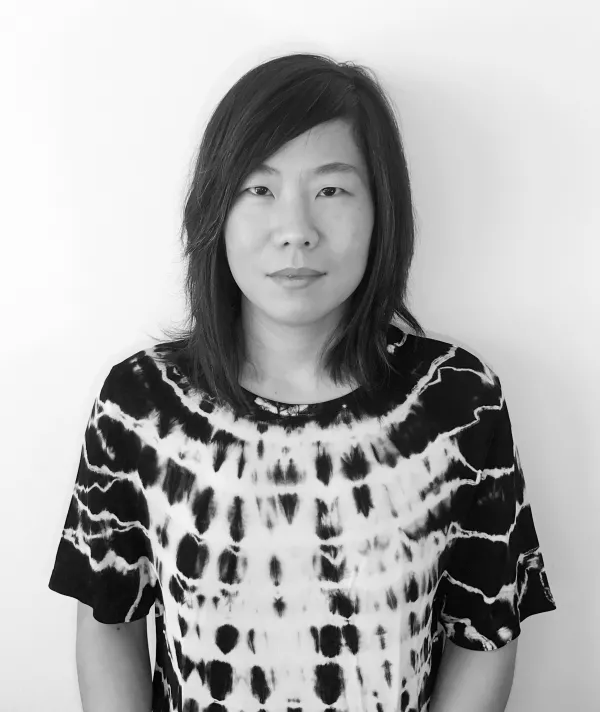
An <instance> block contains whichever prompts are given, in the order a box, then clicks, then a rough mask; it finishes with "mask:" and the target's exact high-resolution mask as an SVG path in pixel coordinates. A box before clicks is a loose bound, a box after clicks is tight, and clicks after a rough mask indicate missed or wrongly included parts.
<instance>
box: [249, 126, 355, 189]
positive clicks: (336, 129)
mask: <svg viewBox="0 0 600 712" xmlns="http://www.w3.org/2000/svg"><path fill="white" fill-rule="evenodd" d="M296 169H297V170H301V171H302V172H306V173H307V174H309V175H315V176H320V175H328V174H332V173H338V174H339V173H343V174H346V175H348V176H352V175H354V176H357V177H359V178H364V177H365V174H366V165H365V162H364V159H363V157H362V155H361V152H360V150H359V148H358V146H357V145H356V141H355V139H354V136H353V135H352V128H351V126H350V124H348V123H347V122H345V121H340V120H336V121H330V122H327V123H325V124H319V125H318V126H315V127H313V128H312V129H309V130H308V131H305V132H304V133H303V134H300V136H297V137H296V138H294V139H292V140H291V141H288V143H286V144H285V145H284V146H282V147H281V148H280V149H279V150H278V151H276V152H275V153H273V154H271V156H269V157H268V158H267V159H266V160H265V161H263V162H262V163H261V164H260V165H259V166H257V167H256V168H255V170H254V171H253V173H264V174H267V175H274V176H277V175H281V174H285V173H286V172H287V171H288V170H296Z"/></svg>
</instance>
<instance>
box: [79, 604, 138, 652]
mask: <svg viewBox="0 0 600 712" xmlns="http://www.w3.org/2000/svg"><path fill="white" fill-rule="evenodd" d="M98 626H101V628H100V629H101V630H107V629H109V628H110V629H112V630H125V631H129V632H131V634H132V635H133V636H134V637H135V638H136V639H137V640H138V642H142V643H143V642H145V643H146V644H147V643H148V624H147V619H146V616H144V617H143V618H138V620H136V621H130V622H129V623H101V622H100V621H98V620H96V619H95V618H94V609H93V608H92V607H91V606H88V605H87V604H85V603H82V602H81V601H77V634H79V633H80V632H81V631H83V630H87V629H89V628H94V627H96V628H97V627H98Z"/></svg>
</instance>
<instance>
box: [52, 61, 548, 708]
mask: <svg viewBox="0 0 600 712" xmlns="http://www.w3.org/2000/svg"><path fill="white" fill-rule="evenodd" d="M184 234H185V235H186V237H187V239H186V243H185V255H186V259H187V278H186V288H187V297H188V303H189V323H190V325H189V328H187V329H185V330H183V331H179V332H169V333H168V334H167V336H168V339H167V340H165V341H162V342H160V343H157V344H156V345H154V346H151V347H149V348H147V349H145V350H142V351H139V352H138V353H135V354H133V355H132V356H130V357H128V358H127V359H125V360H124V361H122V362H120V363H118V364H116V365H115V366H114V367H113V368H112V369H111V370H110V372H109V374H108V376H107V377H106V380H105V381H104V384H103V386H102V388H101V390H100V393H99V394H98V396H97V398H96V400H95V402H94V405H93V408H92V413H91V416H90V419H89V422H88V425H87V429H86V432H85V442H84V444H83V447H82V452H81V461H80V466H79V470H78V472H77V479H76V483H75V487H74V491H73V497H72V501H71V506H70V508H69V512H68V515H67V519H66V522H65V527H64V531H63V535H62V538H61V541H60V543H59V547H58V553H57V557H56V563H55V567H54V570H53V572H52V577H51V580H50V588H51V589H52V590H54V591H56V592H58V593H61V594H64V595H68V596H72V597H74V598H77V599H78V601H79V604H78V632H77V666H78V674H79V684H80V689H81V696H82V701H83V704H84V709H86V710H87V709H94V710H95V709H99V707H97V706H95V705H100V704H103V705H104V707H102V709H109V708H110V709H113V708H114V709H117V708H118V709H120V710H128V711H129V710H136V711H137V710H146V711H147V710H149V709H152V710H154V711H155V712H159V711H160V712H163V711H165V712H167V711H174V710H180V711H183V710H185V711H186V712H192V711H195V710H210V711H211V712H213V711H217V710H219V711H223V712H225V711H226V710H227V711H230V710H231V711H232V710H236V711H238V710H244V712H251V711H253V710H257V711H258V710H265V711H271V710H273V711H276V712H282V711H283V710H302V711H303V712H315V710H325V709H327V710H349V711H350V712H358V711H359V710H361V711H364V712H367V711H369V712H370V711H371V710H373V711H375V710H378V711H383V712H392V711H395V710H397V709H398V710H399V709H402V710H416V711H419V712H421V711H424V712H426V711H427V710H430V712H432V711H433V712H441V711H442V710H444V709H450V708H449V707H447V708H445V707H443V705H444V704H446V703H448V700H450V698H451V697H452V696H453V695H454V696H456V695H457V694H458V691H457V690H458V688H460V694H462V695H465V694H467V695H469V694H470V695H471V696H472V699H473V700H475V695H484V694H487V695H488V696H489V697H490V698H491V699H492V700H495V701H496V702H497V705H498V707H497V709H504V704H505V702H506V699H507V698H508V694H509V692H510V684H511V682H512V671H513V667H512V666H513V665H514V654H515V650H516V648H515V646H516V642H515V639H516V638H517V637H518V635H519V634H520V622H521V621H523V620H524V619H525V618H526V617H528V616H531V615H533V614H536V613H541V612H544V611H550V610H553V609H555V608H556V605H555V603H554V599H553V597H552V593H551V591H550V588H549V585H548V580H547V576H546V573H545V569H544V561H543V558H542V553H541V551H540V547H539V542H538V539H537V536H536V531H535V528H534V524H533V519H532V515H531V508H530V506H529V503H528V501H527V498H526V492H525V482H524V479H523V473H522V470H521V467H520V463H519V456H518V450H517V448H516V445H515V444H514V442H513V439H512V434H511V426H510V419H509V415H508V411H507V406H506V402H505V400H504V397H503V394H502V389H501V385H500V381H499V379H498V377H497V375H496V374H495V373H494V372H493V371H492V369H491V368H490V366H489V365H488V364H486V363H485V362H483V361H481V360H480V359H479V358H477V357H476V356H475V355H473V354H472V353H470V352H469V351H468V350H466V349H464V348H460V347H458V346H455V345H453V344H450V343H445V342H442V341H438V340H435V339H432V338H428V337H427V336H426V335H425V332H424V331H423V329H422V328H421V326H420V325H419V323H418V322H417V320H416V319H415V318H414V316H413V315H412V314H411V313H410V311H409V310H408V308H407V306H406V304H405V297H406V289H407V280H408V275H409V267H410V263H411V260H412V257H413V250H414V224H413V213H412V203H411V192H410V183H409V176H408V171H407V165H406V160H405V157H404V153H403V148H402V142H401V138H400V134H399V131H398V127H397V124H396V121H395V118H394V112H393V110H392V107H391V103H390V101H389V100H388V99H387V98H386V96H385V93H384V91H383V90H382V89H381V87H380V86H379V84H378V82H377V80H376V79H375V78H374V77H373V76H372V73H369V71H368V70H366V69H364V68H362V67H357V66H355V65H353V64H351V63H342V64H338V63H336V62H334V61H333V60H331V59H329V58H326V57H321V56H314V55H307V54H295V55H290V56H284V57H280V58H277V59H274V60H272V61H269V62H266V63H264V64H262V65H261V66H258V67H256V68H255V69H253V70H252V71H250V72H248V73H247V74H246V75H245V76H243V77H242V78H241V79H240V80H239V81H238V82H237V83H236V84H235V86H233V87H232V88H231V90H230V91H229V92H228V93H227V95H226V96H225V97H224V99H223V100H222V101H221V103H220V104H219V106H218V107H217V109H216V111H215V113H214V114H213V116H212V118H211V119H210V121H209V123H208V125H207V127H206V130H205V133H204V136H203V139H202V143H201V146H200V151H199V155H198V158H197V162H196V169H195V174H194V177H193V181H192V183H191V187H190V190H189V195H188V197H187V202H186V205H185V217H184V221H183V229H182V236H183V235H184ZM281 270H289V271H291V274H290V275H287V274H286V273H285V272H284V274H283V275H282V274H281ZM297 270H301V272H300V273H299V275H298V274H296V271H297ZM306 270H310V273H309V274H308V275H305V274H304V273H305V272H306ZM278 273H279V274H278ZM398 318H402V319H403V320H404V321H405V322H406V323H407V324H408V325H409V326H410V327H412V328H413V330H414V331H415V332H416V333H411V332H409V331H408V330H407V329H403V328H402V327H401V326H400V324H398V321H397V319H398ZM153 604H154V605H155V624H156V641H157V647H156V665H155V670H154V677H153V681H151V670H150V662H149V658H148V644H147V637H146V616H147V615H148V613H149V611H150V609H151V607H152V605H153ZM445 641H448V642H447V643H446V645H444V642H445ZM509 643H510V644H511V646H509V645H508V644H509ZM490 651H495V652H494V657H492V656H491V655H482V653H484V652H490ZM500 651H504V652H502V653H500ZM442 652H443V658H442ZM460 655H462V656H470V657H469V665H470V666H471V667H470V668H469V669H470V670H471V677H470V679H471V680H473V681H474V680H475V679H477V680H479V683H478V684H479V687H480V688H481V689H480V690H479V691H478V690H476V687H477V686H476V685H475V684H474V683H473V684H472V685H471V686H470V687H469V685H467V687H469V689H471V692H467V693H465V686H464V684H463V682H462V678H461V677H460V676H459V674H458V673H457V670H459V669H466V667H465V664H464V662H459V661H463V660H464V659H465V658H459V657H457V656H460ZM492 661H493V663H492ZM501 661H502V662H501ZM503 661H506V662H503ZM473 666H475V667H473ZM476 666H480V667H476ZM483 666H487V667H485V668H484V667H483ZM473 671H479V672H478V673H477V674H476V675H475V674H474V672H473ZM482 681H483V683H485V685H483V683H482ZM483 687H485V690H483ZM434 691H435V692H434ZM435 696H437V698H436V697H435ZM457 699H458V698H457ZM460 699H461V700H463V699H465V698H464V697H461V698H460ZM481 699H483V698H482V697H481V698H477V700H481ZM481 709H483V707H481ZM486 709H491V707H490V708H488V707H486Z"/></svg>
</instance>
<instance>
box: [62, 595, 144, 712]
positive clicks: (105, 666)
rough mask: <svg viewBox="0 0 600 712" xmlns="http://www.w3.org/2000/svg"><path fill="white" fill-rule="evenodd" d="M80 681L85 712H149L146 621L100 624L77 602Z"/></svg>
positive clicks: (89, 608) (77, 657) (85, 606)
mask: <svg viewBox="0 0 600 712" xmlns="http://www.w3.org/2000/svg"><path fill="white" fill-rule="evenodd" d="M75 658H76V663H77V678H78V681H79V694H80V696H81V705H82V708H83V712H106V710H123V712H149V710H150V709H151V707H152V669H151V667H150V655H149V650H148V630H147V622H146V618H145V617H144V618H140V619H139V620H137V621H132V622H131V623H114V624H111V623H100V622H99V621H97V620H96V619H95V618H94V617H93V615H92V609H91V607H90V606H87V605H85V604H84V603H81V602H80V601H78V602H77V642H76V653H75Z"/></svg>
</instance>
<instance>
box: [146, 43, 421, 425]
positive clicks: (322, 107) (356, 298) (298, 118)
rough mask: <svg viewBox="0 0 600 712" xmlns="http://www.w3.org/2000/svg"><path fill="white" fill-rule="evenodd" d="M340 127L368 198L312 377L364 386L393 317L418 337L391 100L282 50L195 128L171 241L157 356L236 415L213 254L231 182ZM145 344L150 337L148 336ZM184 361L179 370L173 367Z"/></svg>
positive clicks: (382, 357)
mask: <svg viewBox="0 0 600 712" xmlns="http://www.w3.org/2000/svg"><path fill="white" fill-rule="evenodd" d="M334 119H345V120H347V121H348V122H349V123H350V125H351V128H352V131H353V136H354V139H355V141H356V143H357V146H358V148H359V149H360V150H361V151H362V154H363V156H364V158H365V161H366V164H367V167H368V169H369V179H370V187H371V194H372V196H373V202H374V226H373V234H372V237H371V243H370V248H369V256H368V262H367V267H366V270H365V274H364V276H363V279H362V281H361V283H360V284H359V286H358V287H357V288H356V290H355V291H354V293H353V294H352V296H351V297H350V299H349V300H348V305H347V311H346V314H345V317H344V318H343V319H342V320H341V321H340V323H339V324H338V326H337V328H336V330H335V331H334V333H333V334H332V335H331V337H330V339H329V340H328V341H327V343H326V344H325V345H324V347H323V350H322V351H321V362H320V363H321V364H322V368H323V371H324V372H325V373H327V374H328V375H329V377H330V378H331V379H332V381H333V382H334V383H335V384H337V385H339V384H340V383H345V382H347V381H348V379H349V378H352V379H354V380H356V381H357V382H358V383H359V384H360V385H362V386H364V387H365V388H367V389H371V388H373V387H374V386H375V384H376V383H378V382H379V381H380V377H381V375H382V373H383V372H384V371H387V374H389V371H390V369H392V370H394V369H393V368H392V366H391V364H390V363H389V361H388V352H387V343H386V333H387V329H388V328H389V325H390V322H391V321H392V319H393V318H397V317H401V318H403V319H404V321H405V322H406V323H407V324H409V325H410V326H411V327H413V329H414V331H415V332H416V333H417V334H419V335H421V336H424V335H425V332H424V331H423V329H422V327H421V325H420V324H419V322H418V321H417V320H416V318H415V317H414V316H413V315H412V314H411V313H410V311H409V310H408V307H407V306H406V304H405V299H406V292H407V282H408V275H409V269H410V265H411V262H412V259H413V254H414V245H415V227H414V218H413V205H412V199H411V190H410V180H409V175H408V168H407V164H406V159H405V156H404V151H403V147H402V140H401V137H400V131H399V129H398V125H397V122H396V118H395V116H394V110H393V107H392V103H391V101H390V99H388V98H387V96H386V94H385V92H384V90H383V89H382V88H381V86H380V85H379V83H378V81H377V79H376V78H375V76H374V73H373V72H372V70H370V69H368V68H366V67H362V66H357V65H356V64H355V63H353V62H343V63H337V62H335V61H334V60H333V59H331V58H329V57H327V56H319V55H314V54H290V55H286V56H282V57H278V58H276V59H272V60H270V61H267V62H265V63H263V64H260V65H259V66H257V67H255V68H254V69H252V70H250V71H249V72H247V73H246V74H245V75H244V76H242V77H241V79H239V80H238V81H237V82H236V83H235V84H234V86H233V87H232V88H231V89H230V90H229V91H228V92H227V94H226V95H225V97H224V98H223V99H222V100H221V102H220V103H219V105H218V106H217V108H216V110H215V111H214V113H213V115H212V116H211V118H210V120H209V121H208V124H207V126H206V129H205V131H204V134H203V137H202V141H201V144H200V148H199V151H198V156H197V160H196V164H195V169H194V175H193V180H192V182H191V185H190V187H189V190H188V193H187V196H186V202H185V210H184V218H183V224H182V229H181V235H180V238H181V239H182V240H183V237H184V235H185V234H187V241H186V242H185V250H184V254H185V258H186V260H187V272H186V279H185V287H186V301H187V304H188V308H189V313H188V317H187V323H188V325H189V326H187V327H185V328H184V329H163V332H164V334H165V335H166V336H167V338H168V339H170V340H172V342H171V343H170V344H169V347H168V350H166V351H163V352H162V354H159V356H160V357H161V358H164V359H165V360H166V361H167V362H169V361H170V362H172V363H175V364H177V365H179V366H180V367H184V368H185V372H186V376H187V377H188V379H189V381H190V383H191V385H192V386H193V387H195V388H198V389H200V390H202V391H204V392H205V393H207V394H208V395H209V396H211V397H214V398H216V399H217V400H218V401H220V402H225V403H228V404H230V405H232V406H234V407H235V408H236V409H239V410H240V411H246V409H248V408H250V401H249V400H248V398H247V396H246V394H245V393H244V391H243V390H242V389H241V387H240V384H239V381H238V377H239V374H240V373H241V367H242V366H243V364H244V363H245V362H246V354H245V344H244V339H243V338H242V336H241V334H240V328H241V327H240V320H239V316H240V309H241V306H240V305H241V297H240V295H241V292H240V289H239V287H238V286H237V284H236V282H235V281H234V279H233V276H232V274H231V271H230V269H229V263H228V261H227V255H226V251H225V246H224V235H223V226H224V223H225V220H226V217H227V214H228V210H229V208H230V206H231V204H232V202H233V201H234V199H235V196H236V193H237V191H238V189H239V186H240V185H241V184H242V183H243V181H244V180H245V179H246V178H247V177H248V175H250V173H252V171H253V170H254V169H255V167H256V166H257V165H258V164H259V163H262V162H263V161H264V160H266V158H267V157H268V156H270V155H272V154H273V153H275V152H276V151H278V150H279V148H281V147H282V146H283V145H284V144H285V143H287V142H288V141H291V140H292V139H294V138H295V137H297V136H299V135H300V134H303V133H304V132H305V131H308V130H309V129H311V128H313V127H314V126H316V125H318V124H321V123H323V122H326V121H331V120H334ZM152 338H156V337H152ZM184 364H185V366H184Z"/></svg>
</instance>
